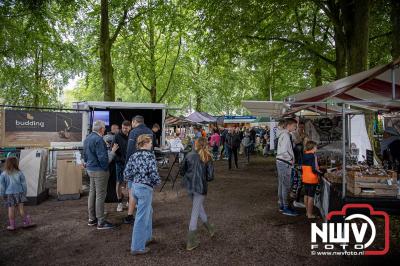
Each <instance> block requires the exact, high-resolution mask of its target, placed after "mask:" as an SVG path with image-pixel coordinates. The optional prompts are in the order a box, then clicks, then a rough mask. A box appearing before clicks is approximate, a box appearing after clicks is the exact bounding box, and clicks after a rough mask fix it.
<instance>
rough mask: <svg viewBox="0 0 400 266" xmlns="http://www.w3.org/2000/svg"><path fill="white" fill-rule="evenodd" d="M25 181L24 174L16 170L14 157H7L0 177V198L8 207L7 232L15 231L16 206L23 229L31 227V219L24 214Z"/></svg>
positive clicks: (16, 162) (16, 164) (16, 165)
mask: <svg viewBox="0 0 400 266" xmlns="http://www.w3.org/2000/svg"><path fill="white" fill-rule="evenodd" d="M26 190H27V187H26V180H25V176H24V174H23V173H22V172H21V171H20V170H19V168H18V160H17V158H16V157H9V158H7V160H6V163H5V166H4V172H3V173H2V174H1V175H0V196H3V198H4V200H5V202H6V206H7V207H8V219H9V225H8V226H7V230H10V231H13V230H15V229H16V223H15V208H16V206H18V209H19V213H20V215H21V217H22V218H23V221H24V227H29V226H31V225H32V221H31V217H30V216H29V215H27V214H25V211H24V202H26V201H28V200H27V199H26Z"/></svg>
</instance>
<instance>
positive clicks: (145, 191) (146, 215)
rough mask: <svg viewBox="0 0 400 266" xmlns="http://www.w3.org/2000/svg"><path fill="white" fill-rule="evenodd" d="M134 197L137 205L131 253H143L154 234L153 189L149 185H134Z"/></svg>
mask: <svg viewBox="0 0 400 266" xmlns="http://www.w3.org/2000/svg"><path fill="white" fill-rule="evenodd" d="M132 196H133V197H134V199H135V201H136V203H137V211H136V216H135V224H134V225H133V231H132V243H131V251H143V250H144V249H145V246H146V241H148V240H150V239H151V237H152V234H153V230H152V227H153V222H152V220H153V217H152V216H153V208H152V207H151V202H152V200H153V189H152V188H151V187H149V186H147V185H143V184H139V183H133V186H132Z"/></svg>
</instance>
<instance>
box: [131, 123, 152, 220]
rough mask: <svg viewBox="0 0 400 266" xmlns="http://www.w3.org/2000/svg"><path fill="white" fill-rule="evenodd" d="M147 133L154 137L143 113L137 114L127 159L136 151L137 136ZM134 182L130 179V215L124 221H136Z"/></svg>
mask: <svg viewBox="0 0 400 266" xmlns="http://www.w3.org/2000/svg"><path fill="white" fill-rule="evenodd" d="M143 134H147V135H149V136H150V137H151V138H153V132H152V131H151V129H150V128H148V127H147V126H146V125H145V124H144V118H143V116H141V115H137V116H135V117H134V118H132V130H131V132H130V133H129V138H128V148H127V150H126V161H129V158H130V157H131V155H132V154H134V153H135V152H136V149H137V147H136V142H137V138H138V137H139V136H140V135H143ZM131 189H132V182H130V181H128V190H129V206H128V216H127V217H125V218H124V223H126V224H130V223H131V224H132V223H133V222H134V218H133V212H134V210H135V204H136V203H135V199H134V198H133V197H132V191H131Z"/></svg>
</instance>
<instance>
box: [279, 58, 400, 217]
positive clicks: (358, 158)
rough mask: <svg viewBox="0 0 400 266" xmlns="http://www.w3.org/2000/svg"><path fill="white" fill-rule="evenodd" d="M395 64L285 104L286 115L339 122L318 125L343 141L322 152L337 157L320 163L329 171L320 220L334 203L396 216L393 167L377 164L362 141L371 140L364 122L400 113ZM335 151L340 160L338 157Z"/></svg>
mask: <svg viewBox="0 0 400 266" xmlns="http://www.w3.org/2000/svg"><path fill="white" fill-rule="evenodd" d="M399 64H400V58H399V59H398V60H396V61H394V62H392V63H390V64H387V65H384V66H378V67H375V68H373V69H370V70H368V71H364V72H361V73H358V74H355V75H352V76H349V77H346V78H343V79H340V80H337V81H334V82H332V83H329V84H326V85H323V86H320V87H317V88H314V89H311V90H308V91H305V92H303V93H299V94H296V95H293V96H290V97H289V100H288V101H287V102H286V104H288V105H289V106H290V109H289V110H287V111H286V112H285V115H295V114H299V112H300V111H302V110H309V111H313V112H315V113H317V114H318V115H319V116H326V117H327V118H328V117H336V118H338V119H339V118H341V122H339V123H337V124H336V125H333V124H334V123H333V122H332V120H331V121H330V122H329V121H328V120H325V121H324V123H322V126H329V124H330V123H331V124H332V125H330V126H331V127H334V128H336V129H340V128H341V140H339V141H332V142H331V143H332V144H333V145H331V147H328V148H327V147H326V146H325V147H324V148H325V149H326V151H327V152H328V153H329V152H330V153H331V154H333V153H335V154H336V156H335V157H333V156H331V157H330V158H329V157H328V158H327V157H326V156H325V158H324V156H321V159H323V160H322V161H321V162H320V165H321V166H322V167H324V168H326V169H327V173H326V174H325V175H324V177H323V178H322V182H321V192H320V196H319V197H318V198H317V199H316V201H317V202H316V205H317V206H318V207H319V209H320V211H321V214H322V216H323V217H325V215H326V214H327V213H328V212H329V211H331V210H333V209H338V206H337V205H338V204H337V203H340V204H339V205H343V204H345V203H349V202H351V203H356V202H357V203H369V204H371V205H372V206H373V207H375V208H376V209H383V210H385V211H387V212H389V213H392V214H395V213H396V214H398V213H400V212H399V210H400V208H399V207H400V193H399V181H398V178H397V171H398V170H399V169H398V167H396V166H395V165H392V167H390V168H388V167H387V165H385V164H382V163H378V161H377V160H376V154H377V151H375V156H374V152H373V148H372V147H371V143H369V141H366V140H367V139H371V136H372V135H373V134H372V132H371V128H370V127H369V124H368V125H367V123H366V120H368V119H370V118H371V117H375V116H374V115H375V114H377V113H379V114H382V113H387V114H391V115H392V116H397V115H396V112H397V111H399V110H400V97H399V96H398V93H400V91H399V90H398V89H399V88H400V71H399ZM364 114H365V115H366V116H367V117H364V116H363V115H364ZM328 119H329V118H328ZM328 142H329V141H328ZM324 148H322V150H323V149H324ZM338 152H340V153H341V156H337V154H338ZM332 158H333V159H332ZM397 165H398V164H397ZM335 205H336V206H335ZM339 207H340V206H339Z"/></svg>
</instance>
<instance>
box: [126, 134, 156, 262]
mask: <svg viewBox="0 0 400 266" xmlns="http://www.w3.org/2000/svg"><path fill="white" fill-rule="evenodd" d="M152 139H153V138H152V137H151V136H149V135H146V134H144V135H140V136H139V137H138V139H137V144H136V145H137V151H136V152H135V153H134V154H133V155H132V156H131V157H130V158H129V161H128V163H127V164H126V167H125V170H124V177H125V179H128V180H129V181H131V182H132V196H133V197H134V199H135V201H136V203H137V211H136V217H135V224H134V226H133V232H132V243H131V253H132V255H142V254H146V253H147V252H149V251H150V249H149V248H148V247H146V245H147V244H149V243H150V242H151V241H152V233H153V231H152V216H153V208H152V207H151V203H152V200H153V187H154V186H156V185H158V184H159V183H160V176H159V175H158V169H157V161H156V157H155V155H154V153H153V152H152V151H151V149H152Z"/></svg>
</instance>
